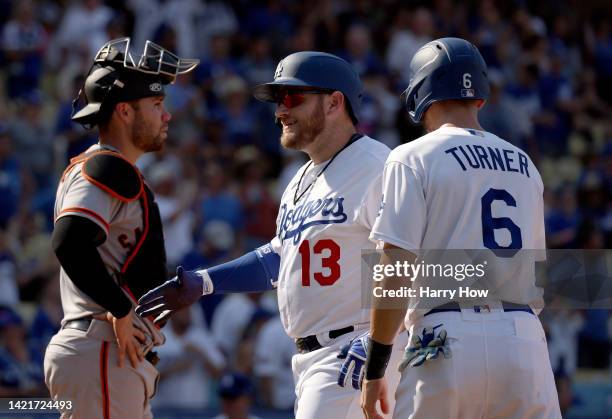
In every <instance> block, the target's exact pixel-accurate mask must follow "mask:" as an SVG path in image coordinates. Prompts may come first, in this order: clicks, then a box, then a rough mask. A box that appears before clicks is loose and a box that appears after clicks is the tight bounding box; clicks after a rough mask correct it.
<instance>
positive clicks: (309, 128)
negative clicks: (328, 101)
mask: <svg viewBox="0 0 612 419" xmlns="http://www.w3.org/2000/svg"><path fill="white" fill-rule="evenodd" d="M321 102H322V101H321V100H319V103H317V106H315V108H314V110H313V111H312V114H311V115H309V116H308V117H306V118H304V119H303V121H300V122H298V123H296V124H295V125H294V127H295V126H298V127H297V129H296V130H295V131H293V132H286V131H285V130H284V129H283V131H282V133H281V138H280V141H281V145H282V146H283V147H285V148H289V149H292V150H304V149H305V148H306V147H307V146H308V145H310V144H311V143H313V142H314V140H315V138H317V136H318V135H319V134H321V132H323V129H324V128H325V114H324V113H323V106H322V105H321Z"/></svg>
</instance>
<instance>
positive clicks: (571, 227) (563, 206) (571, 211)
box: [546, 185, 581, 249]
mask: <svg viewBox="0 0 612 419" xmlns="http://www.w3.org/2000/svg"><path fill="white" fill-rule="evenodd" d="M556 202H557V205H555V208H554V209H552V210H551V211H550V213H549V214H548V216H547V217H546V239H547V241H548V246H549V247H552V248H557V249H563V248H565V249H571V248H574V247H576V246H575V244H576V242H575V240H576V235H577V233H578V226H579V225H580V221H581V216H580V212H579V209H578V204H577V202H576V190H575V189H574V188H573V186H570V185H566V186H565V187H563V188H562V189H561V190H560V191H559V192H558V193H557V194H556Z"/></svg>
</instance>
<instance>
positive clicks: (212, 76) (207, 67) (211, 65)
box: [194, 32, 240, 107]
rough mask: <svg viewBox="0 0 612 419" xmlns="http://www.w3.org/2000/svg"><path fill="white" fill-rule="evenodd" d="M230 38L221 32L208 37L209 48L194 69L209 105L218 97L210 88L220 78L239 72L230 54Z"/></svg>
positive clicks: (195, 77)
mask: <svg viewBox="0 0 612 419" xmlns="http://www.w3.org/2000/svg"><path fill="white" fill-rule="evenodd" d="M231 45H232V44H231V38H230V37H229V35H227V34H225V33H223V32H221V33H216V34H213V35H212V36H211V38H210V48H209V52H208V55H207V56H205V57H204V58H203V59H202V61H201V62H200V65H199V66H198V67H197V68H196V69H195V73H194V80H195V82H196V83H198V84H199V85H200V87H201V88H202V90H203V92H204V94H205V97H206V100H207V101H208V105H209V107H214V106H215V105H216V104H217V101H218V98H217V97H215V96H214V95H213V94H212V93H213V92H212V89H213V87H214V86H216V84H217V82H219V81H220V80H222V79H224V78H227V77H230V76H235V75H237V74H238V72H239V68H240V66H239V63H238V61H237V60H235V59H233V58H232V57H231V55H230V52H231Z"/></svg>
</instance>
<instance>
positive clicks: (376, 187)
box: [357, 173, 382, 230]
mask: <svg viewBox="0 0 612 419" xmlns="http://www.w3.org/2000/svg"><path fill="white" fill-rule="evenodd" d="M381 199H382V173H381V174H379V175H377V176H376V177H375V179H374V180H373V181H372V183H371V184H370V186H369V187H368V190H367V191H366V193H365V196H364V197H363V201H361V205H360V207H359V210H358V211H359V214H358V216H357V222H359V223H361V225H363V226H364V227H365V228H367V229H368V230H371V229H372V226H373V225H374V221H376V216H377V214H378V209H379V208H380V201H381Z"/></svg>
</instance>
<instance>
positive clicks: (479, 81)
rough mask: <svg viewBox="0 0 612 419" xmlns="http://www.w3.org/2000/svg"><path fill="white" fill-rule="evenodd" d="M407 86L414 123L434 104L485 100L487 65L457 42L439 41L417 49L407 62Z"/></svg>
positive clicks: (470, 46) (471, 49)
mask: <svg viewBox="0 0 612 419" xmlns="http://www.w3.org/2000/svg"><path fill="white" fill-rule="evenodd" d="M410 72H411V77H410V83H409V85H408V88H407V89H406V90H405V91H404V93H403V96H404V97H405V99H406V105H407V106H408V113H409V114H410V118H411V119H412V121H414V122H415V123H419V122H421V118H422V117H423V114H424V113H425V111H426V110H427V108H428V107H429V105H431V104H432V103H434V102H437V101H439V100H449V99H487V98H488V97H489V80H488V78H487V64H486V63H485V61H484V59H483V58H482V56H481V55H480V52H479V51H478V49H477V48H476V47H475V46H474V45H473V44H471V43H470V42H468V41H466V40H464V39H460V38H440V39H436V40H435V41H431V42H429V43H427V44H425V45H424V46H423V47H421V48H420V49H419V50H418V51H417V52H416V54H414V57H412V61H411V62H410Z"/></svg>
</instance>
